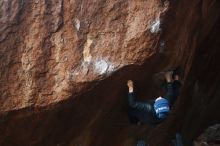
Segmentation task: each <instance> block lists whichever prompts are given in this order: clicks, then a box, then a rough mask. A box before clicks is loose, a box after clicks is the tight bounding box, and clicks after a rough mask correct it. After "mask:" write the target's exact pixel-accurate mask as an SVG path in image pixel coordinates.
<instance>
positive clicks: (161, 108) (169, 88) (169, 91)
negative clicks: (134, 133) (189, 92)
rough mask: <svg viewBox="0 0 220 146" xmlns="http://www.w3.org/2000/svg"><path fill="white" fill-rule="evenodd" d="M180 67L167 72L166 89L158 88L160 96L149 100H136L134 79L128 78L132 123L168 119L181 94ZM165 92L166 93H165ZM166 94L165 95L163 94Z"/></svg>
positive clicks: (129, 113) (129, 112)
mask: <svg viewBox="0 0 220 146" xmlns="http://www.w3.org/2000/svg"><path fill="white" fill-rule="evenodd" d="M179 74H180V68H179V67H178V68H176V69H174V70H173V71H168V72H166V73H165V79H166V91H165V92H164V91H162V90H160V91H159V90H158V96H157V98H156V99H154V100H150V101H148V102H144V101H136V99H135V94H134V85H133V81H132V80H128V82H127V86H128V89H129V93H128V105H129V107H130V108H129V111H128V115H129V118H130V122H131V123H135V124H141V123H146V122H148V123H151V124H157V123H160V122H162V121H163V120H165V119H166V117H167V116H168V114H169V112H170V108H171V107H172V106H173V104H174V102H175V101H176V98H177V96H178V94H179V89H180V87H181V83H180V76H179ZM164 93H165V94H164ZM163 95H164V96H163Z"/></svg>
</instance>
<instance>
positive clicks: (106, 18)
mask: <svg viewBox="0 0 220 146" xmlns="http://www.w3.org/2000/svg"><path fill="white" fill-rule="evenodd" d="M0 8H1V9H0V33H1V35H0V77H1V78H0V111H1V115H0V145H3V146H11V145H18V146H19V145H22V146H24V145H41V146H42V145H47V146H50V145H51V146H54V145H59V146H62V145H71V146H76V145H77V146H78V145H81V146H122V145H124V146H133V145H134V143H135V141H136V138H140V137H143V138H144V139H146V140H147V142H149V143H150V146H154V145H155V146H162V145H164V146H166V145H169V142H170V139H172V136H173V135H174V134H175V132H176V131H181V133H183V136H184V138H185V139H186V141H187V140H188V141H189V143H190V141H192V140H193V139H195V138H196V137H197V136H198V135H199V134H200V133H201V132H202V131H203V130H204V129H206V127H207V126H209V125H211V124H214V123H217V122H219V121H220V119H219V118H220V116H219V114H218V113H216V112H215V114H213V113H214V111H216V109H217V111H218V109H219V108H218V105H219V103H220V101H219V98H218V97H219V95H220V93H219V92H218V91H220V90H219V85H218V83H219V80H220V78H219V73H220V68H219V67H218V66H219V65H218V62H219V57H218V56H219V54H220V51H219V49H218V48H219V46H220V44H219V42H220V36H219V34H218V33H219V28H220V22H219V21H220V12H219V11H220V3H219V1H218V0H213V1H209V0H190V1H189V0H184V1H183V0H182V1H170V2H169V1H166V2H163V1H159V0H158V1H154V0H147V1H145V0H136V1H127V0H119V1H113V0H91V1H86V0H82V1H80V0H75V1H74V0H70V1H66V0H45V1H38V0H35V1H28V0H17V1H7V0H2V1H0ZM176 65H182V66H184V67H185V76H184V87H183V90H182V94H181V97H180V99H179V100H178V101H177V104H176V106H175V107H174V111H173V112H172V113H171V116H170V117H169V118H168V119H167V120H166V121H165V122H164V123H163V124H160V125H158V126H157V127H151V126H149V125H144V126H139V127H137V126H134V125H130V124H129V122H128V118H127V115H126V93H127V89H126V86H125V84H126V80H127V79H133V80H134V81H135V82H136V83H137V87H138V93H139V95H138V96H139V97H142V98H144V99H150V98H153V97H154V93H155V88H154V81H155V78H153V77H154V75H155V74H156V73H158V72H160V71H163V70H165V69H167V68H170V67H173V66H176ZM54 103H55V104H54ZM39 107H41V108H39ZM192 119H194V120H192ZM198 123H199V124H198Z"/></svg>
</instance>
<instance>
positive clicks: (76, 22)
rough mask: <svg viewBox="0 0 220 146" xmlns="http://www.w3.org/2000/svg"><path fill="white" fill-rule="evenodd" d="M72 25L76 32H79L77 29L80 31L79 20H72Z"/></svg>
mask: <svg viewBox="0 0 220 146" xmlns="http://www.w3.org/2000/svg"><path fill="white" fill-rule="evenodd" d="M74 25H75V27H76V29H77V31H79V29H80V21H79V19H77V18H75V19H74Z"/></svg>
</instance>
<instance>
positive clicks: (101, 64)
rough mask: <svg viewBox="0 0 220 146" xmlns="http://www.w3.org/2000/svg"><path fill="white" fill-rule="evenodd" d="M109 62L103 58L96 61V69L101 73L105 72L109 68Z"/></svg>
mask: <svg viewBox="0 0 220 146" xmlns="http://www.w3.org/2000/svg"><path fill="white" fill-rule="evenodd" d="M108 66H109V65H108V63H107V62H106V61H105V60H103V59H101V60H98V61H96V62H95V71H96V72H98V73H99V74H104V73H105V72H106V71H107V69H108Z"/></svg>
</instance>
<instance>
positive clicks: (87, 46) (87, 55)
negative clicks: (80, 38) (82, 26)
mask: <svg viewBox="0 0 220 146" xmlns="http://www.w3.org/2000/svg"><path fill="white" fill-rule="evenodd" d="M92 42H93V40H91V39H89V38H88V39H87V41H86V44H85V47H84V49H83V60H84V61H85V62H90V61H91V59H92V56H91V54H90V46H91V44H92Z"/></svg>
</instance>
